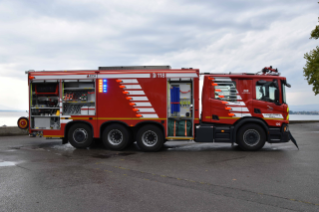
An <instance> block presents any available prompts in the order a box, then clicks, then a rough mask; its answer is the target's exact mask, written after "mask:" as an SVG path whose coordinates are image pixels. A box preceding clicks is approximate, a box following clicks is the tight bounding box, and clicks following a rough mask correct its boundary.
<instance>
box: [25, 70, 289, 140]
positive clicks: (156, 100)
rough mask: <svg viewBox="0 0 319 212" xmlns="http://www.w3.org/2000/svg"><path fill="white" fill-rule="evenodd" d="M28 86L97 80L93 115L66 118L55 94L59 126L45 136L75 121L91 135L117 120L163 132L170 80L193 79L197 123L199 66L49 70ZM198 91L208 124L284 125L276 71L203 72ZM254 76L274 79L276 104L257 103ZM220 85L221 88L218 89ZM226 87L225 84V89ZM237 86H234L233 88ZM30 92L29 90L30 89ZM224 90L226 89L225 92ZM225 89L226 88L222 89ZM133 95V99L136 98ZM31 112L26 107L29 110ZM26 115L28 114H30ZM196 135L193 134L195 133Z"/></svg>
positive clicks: (284, 111)
mask: <svg viewBox="0 0 319 212" xmlns="http://www.w3.org/2000/svg"><path fill="white" fill-rule="evenodd" d="M28 78H29V85H30V83H31V82H33V81H37V80H58V83H59V90H60V91H61V90H62V81H63V80H85V79H86V80H87V79H90V80H94V81H95V93H96V96H95V111H96V112H95V115H71V116H66V115H64V114H63V111H62V98H63V97H62V93H61V92H59V95H60V96H59V103H60V110H61V111H62V112H61V115H60V119H61V129H59V130H52V129H50V130H43V129H31V126H30V127H29V132H30V133H32V132H33V131H43V135H44V136H46V137H64V136H65V127H66V126H67V124H68V123H70V122H73V121H82V122H86V123H89V124H90V125H91V126H92V128H93V134H94V137H95V138H99V137H100V136H101V133H102V132H101V129H102V127H103V125H104V124H105V123H109V122H113V121H120V122H122V123H124V124H125V125H127V126H129V127H135V126H137V125H138V124H140V123H143V122H157V123H160V124H161V125H163V127H164V129H165V136H166V137H167V136H168V132H167V120H168V119H167V118H168V117H167V113H168V110H167V106H168V104H169V103H168V102H167V101H168V96H167V95H168V94H167V92H168V84H167V83H168V80H169V79H175V80H176V79H183V78H184V79H192V82H193V87H192V88H193V91H192V92H193V113H194V122H193V132H194V131H195V130H194V126H195V125H196V124H199V123H200V122H199V107H200V106H199V70H198V69H163V70H89V71H48V72H29V75H28ZM104 79H105V80H107V82H106V84H107V92H105V93H103V92H99V91H100V87H99V83H100V80H104ZM203 80H204V82H203V92H202V114H201V120H202V122H206V123H215V124H228V125H233V124H235V123H236V122H237V121H238V120H240V119H245V118H252V117H254V118H258V119H261V120H263V121H264V122H266V123H267V125H268V126H272V127H280V126H281V125H282V124H283V123H288V122H289V119H288V117H289V116H288V106H287V105H286V104H285V103H283V102H282V99H283V98H282V90H281V89H282V86H281V83H282V82H281V81H282V80H283V81H284V80H286V79H285V78H284V77H279V76H275V75H248V74H237V75H235V74H209V75H204V79H203ZM258 80H264V81H273V80H277V81H278V89H279V94H280V97H279V99H280V100H279V103H280V104H275V103H274V102H269V101H261V100H258V99H257V98H256V95H257V94H256V83H257V81H258ZM221 83H224V84H225V85H226V87H227V85H230V87H229V89H232V91H231V92H232V93H231V95H235V100H231V101H230V100H229V99H228V100H227V97H226V96H225V92H224V90H223V89H224V88H225V85H223V86H224V87H223V86H222V84H221ZM220 86H222V88H219V87H220ZM227 89H228V88H227ZM234 89H235V90H234ZM29 91H30V90H29ZM223 92H224V93H223ZM226 93H227V92H226ZM29 94H30V93H29ZM136 97H137V98H136ZM29 111H31V110H30V108H29ZM29 115H30V114H29ZM193 136H194V135H193Z"/></svg>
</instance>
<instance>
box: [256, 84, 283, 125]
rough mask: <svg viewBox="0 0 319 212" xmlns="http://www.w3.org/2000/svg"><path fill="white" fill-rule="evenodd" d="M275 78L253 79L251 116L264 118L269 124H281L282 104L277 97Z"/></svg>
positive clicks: (278, 86)
mask: <svg viewBox="0 0 319 212" xmlns="http://www.w3.org/2000/svg"><path fill="white" fill-rule="evenodd" d="M279 83H280V82H279V81H278V80H277V79H263V80H258V79H255V80H254V88H255V89H254V98H253V109H254V111H253V116H254V117H258V118H262V119H264V120H265V121H266V122H267V123H268V125H270V126H277V127H279V126H281V123H282V121H283V120H284V117H283V114H282V111H283V109H284V108H283V105H282V104H281V100H280V98H279V94H280V92H281V91H280V84H279Z"/></svg>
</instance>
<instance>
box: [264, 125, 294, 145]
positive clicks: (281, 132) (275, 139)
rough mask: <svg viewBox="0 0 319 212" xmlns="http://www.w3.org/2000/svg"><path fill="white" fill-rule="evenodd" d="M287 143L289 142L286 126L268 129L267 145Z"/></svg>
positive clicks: (287, 127)
mask: <svg viewBox="0 0 319 212" xmlns="http://www.w3.org/2000/svg"><path fill="white" fill-rule="evenodd" d="M288 141H290V133H289V126H288V124H283V125H282V126H281V127H274V128H269V136H268V142H269V143H285V142H288Z"/></svg>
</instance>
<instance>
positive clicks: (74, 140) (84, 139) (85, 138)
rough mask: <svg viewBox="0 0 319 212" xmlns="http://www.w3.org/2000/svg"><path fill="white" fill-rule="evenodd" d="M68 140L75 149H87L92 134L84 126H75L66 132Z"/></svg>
mask: <svg viewBox="0 0 319 212" xmlns="http://www.w3.org/2000/svg"><path fill="white" fill-rule="evenodd" d="M68 140H69V142H70V144H71V145H72V146H74V147H75V148H77V149H83V148H87V147H89V146H90V145H91V144H92V142H93V132H92V130H91V128H90V127H89V126H88V125H86V124H75V125H73V126H72V127H71V128H70V130H69V132H68Z"/></svg>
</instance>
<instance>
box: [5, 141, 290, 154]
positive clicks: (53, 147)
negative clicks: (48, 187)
mask: <svg viewBox="0 0 319 212" xmlns="http://www.w3.org/2000/svg"><path fill="white" fill-rule="evenodd" d="M10 149H11V150H20V149H21V150H35V151H37V150H38V151H49V152H53V153H55V154H58V155H61V156H64V157H67V158H70V157H91V158H98V159H107V158H113V157H118V156H122V157H123V156H130V155H134V154H143V153H144V154H147V155H149V154H158V153H159V154H163V153H164V154H170V153H176V152H194V153H195V152H198V153H200V152H225V153H229V154H232V153H235V152H236V153H239V154H240V153H243V154H247V153H248V151H243V150H241V149H240V148H239V146H238V145H236V144H235V145H233V146H232V145H231V144H225V143H223V144H221V143H196V142H189V141H186V142H183V141H181V142H167V143H165V144H164V146H163V148H162V149H161V150H160V151H159V152H151V153H147V152H143V151H142V150H141V148H139V146H138V145H137V143H136V142H134V143H133V144H131V145H130V146H129V147H128V148H126V149H125V150H123V151H114V150H109V149H106V148H105V147H104V146H103V144H102V142H100V141H96V142H95V144H94V145H93V146H91V147H90V148H86V149H76V148H74V147H73V146H71V145H70V144H69V143H67V144H62V142H61V140H51V141H50V142H45V143H41V144H37V145H30V146H19V147H11V148H10ZM285 151H294V147H293V146H291V145H288V144H286V145H280V146H277V145H276V146H274V145H269V144H266V145H265V147H264V148H263V149H261V150H259V151H258V152H264V153H275V152H285Z"/></svg>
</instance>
